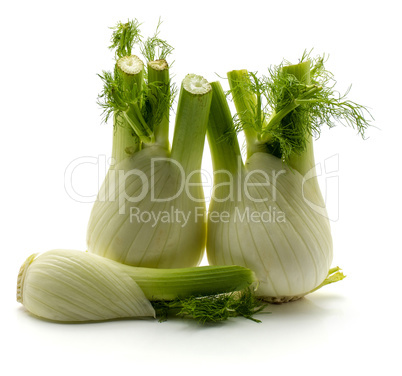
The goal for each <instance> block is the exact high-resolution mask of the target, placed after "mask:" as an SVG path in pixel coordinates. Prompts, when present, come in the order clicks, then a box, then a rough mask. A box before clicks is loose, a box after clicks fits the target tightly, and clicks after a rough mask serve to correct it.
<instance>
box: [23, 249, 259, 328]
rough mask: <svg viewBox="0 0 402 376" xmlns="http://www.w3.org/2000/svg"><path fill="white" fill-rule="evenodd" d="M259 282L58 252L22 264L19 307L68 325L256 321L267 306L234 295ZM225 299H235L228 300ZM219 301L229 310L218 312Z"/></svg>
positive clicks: (219, 270)
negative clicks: (171, 318)
mask: <svg viewBox="0 0 402 376" xmlns="http://www.w3.org/2000/svg"><path fill="white" fill-rule="evenodd" d="M255 282H256V279H255V275H254V273H253V272H252V271H251V270H249V269H246V268H243V267H240V266H223V267H219V266H206V267H196V268H182V269H166V270H164V269H152V268H139V267H133V266H128V265H124V264H121V263H118V262H115V261H112V260H109V259H107V258H104V257H100V256H97V255H94V254H91V253H88V252H80V251H74V250H60V249H58V250H52V251H48V252H45V253H42V254H40V255H37V254H34V255H31V256H30V257H28V258H27V260H26V261H25V262H24V263H23V265H22V266H21V268H20V272H19V274H18V280H17V301H18V302H19V303H21V304H23V305H24V307H25V308H26V309H27V310H28V311H29V312H31V313H32V314H33V315H35V316H38V317H40V318H44V319H48V320H52V321H65V322H79V321H100V320H109V319H118V318H133V317H147V316H150V317H155V316H158V317H161V318H162V319H166V318H167V315H168V314H169V313H170V312H175V313H178V314H179V315H181V316H190V317H193V318H195V319H197V320H199V321H201V322H205V321H221V320H225V319H226V318H228V317H230V316H244V317H247V318H249V319H252V317H251V315H252V314H254V313H256V312H257V311H258V310H260V309H261V308H263V306H262V304H261V303H259V302H257V301H256V300H255V299H253V297H252V295H251V293H248V294H249V295H247V294H246V293H245V294H246V295H240V297H237V296H234V295H232V294H233V292H234V291H238V290H244V289H247V288H248V287H249V286H251V285H252V284H254V283H255ZM223 293H230V294H226V295H224V297H223V296H222V295H221V294H223ZM242 296H243V298H242ZM244 297H246V298H247V299H245V298H244ZM217 301H218V302H221V303H224V304H223V305H222V304H221V305H219V306H217V304H216V302H217ZM178 309H179V311H177V310H178ZM255 321H256V320H255Z"/></svg>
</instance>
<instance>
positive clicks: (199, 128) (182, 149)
mask: <svg viewBox="0 0 402 376" xmlns="http://www.w3.org/2000/svg"><path fill="white" fill-rule="evenodd" d="M211 99H212V90H211V86H210V84H209V83H208V82H207V81H206V80H205V79H204V78H202V77H201V76H197V75H195V74H188V75H187V76H186V77H185V79H184V80H183V83H182V86H181V90H180V95H179V102H178V105H177V113H176V122H175V130H174V136H173V144H172V153H171V158H172V159H175V160H176V161H177V162H179V163H180V164H181V166H182V167H183V169H184V172H185V173H191V172H193V171H197V170H200V169H201V161H202V153H203V150H204V143H205V134H206V130H207V124H208V116H209V110H210V105H211Z"/></svg>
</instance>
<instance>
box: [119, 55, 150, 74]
mask: <svg viewBox="0 0 402 376" xmlns="http://www.w3.org/2000/svg"><path fill="white" fill-rule="evenodd" d="M117 67H118V68H119V69H120V70H121V71H122V72H124V73H126V74H128V75H133V76H134V75H136V74H138V73H140V72H141V71H142V70H143V68H144V63H143V62H142V61H141V59H140V58H139V57H137V56H135V55H131V56H124V57H122V58H120V59H119V60H118V61H117Z"/></svg>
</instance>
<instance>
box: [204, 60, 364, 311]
mask: <svg viewBox="0 0 402 376" xmlns="http://www.w3.org/2000/svg"><path fill="white" fill-rule="evenodd" d="M268 72H269V76H268V77H265V76H263V77H262V78H259V77H258V76H257V75H256V74H255V73H249V72H247V71H246V70H239V71H232V72H229V73H228V79H229V85H230V89H231V90H230V93H231V95H232V97H233V101H234V104H235V107H236V111H237V114H236V116H235V117H234V118H232V115H231V113H230V109H229V106H228V104H227V101H226V97H225V94H224V92H223V90H222V87H221V86H220V84H219V83H218V82H216V83H212V87H213V99H212V103H211V110H210V118H209V124H208V129H207V136H208V142H209V145H210V149H211V154H212V162H213V168H214V189H213V194H212V198H211V203H210V207H209V212H208V240H207V255H208V260H209V262H210V264H211V265H233V264H236V265H243V266H245V267H247V268H250V269H252V270H254V271H255V273H256V275H257V278H258V280H259V287H258V290H257V291H256V294H257V296H260V297H262V298H264V299H265V300H267V301H271V302H278V303H280V302H287V301H292V300H296V299H298V298H300V297H302V296H304V295H306V294H308V293H310V292H312V291H315V290H317V289H318V288H320V287H322V286H324V285H326V284H329V283H332V282H336V281H338V280H341V279H343V278H344V275H343V274H342V272H340V271H339V268H337V267H336V268H331V262H332V259H333V247H332V236H331V230H330V224H329V219H328V215H327V211H326V207H325V202H324V200H323V197H322V194H321V191H320V188H319V185H318V181H317V174H316V170H315V159H314V152H313V134H319V131H320V126H322V125H323V124H325V125H328V126H329V127H332V126H334V125H335V123H334V120H338V121H343V122H344V123H346V124H347V125H352V126H354V127H355V128H357V129H358V131H359V133H361V134H363V133H364V129H365V128H366V127H367V126H368V125H369V124H368V122H367V120H366V119H365V118H364V113H365V112H366V111H367V110H366V109H365V108H364V107H363V106H361V105H358V104H356V103H355V102H350V101H348V100H346V99H345V96H339V95H338V94H336V93H335V94H334V92H333V84H332V83H329V81H331V79H332V75H331V74H330V73H329V72H327V71H326V70H325V69H324V60H323V58H318V59H316V60H312V61H310V60H308V55H306V54H304V55H303V58H302V59H301V62H300V63H299V64H297V65H283V64H282V65H280V66H278V67H273V68H270V69H269V70H268ZM240 130H241V131H243V132H244V135H245V139H246V144H247V158H246V161H245V163H243V161H242V156H241V153H240V148H239V144H238V140H237V132H238V131H240Z"/></svg>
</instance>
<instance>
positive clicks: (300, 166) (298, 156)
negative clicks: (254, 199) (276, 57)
mask: <svg viewBox="0 0 402 376" xmlns="http://www.w3.org/2000/svg"><path fill="white" fill-rule="evenodd" d="M282 69H283V72H284V73H287V74H292V75H294V76H295V77H296V78H297V79H298V80H299V81H300V82H303V83H305V84H306V85H310V61H305V62H303V63H300V64H295V65H288V66H284V67H283V68H282ZM319 89H320V88H318V87H315V88H314V87H313V88H312V89H311V90H319ZM301 99H303V98H301ZM287 163H288V165H289V166H290V167H292V168H294V169H295V170H297V171H298V172H300V174H302V175H303V176H304V175H305V174H306V173H307V172H308V171H310V170H311V169H312V168H314V166H315V159H314V150H313V137H312V135H311V134H309V135H308V137H307V144H306V148H305V150H304V151H303V152H302V153H291V154H290V156H289V158H288V160H287Z"/></svg>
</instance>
